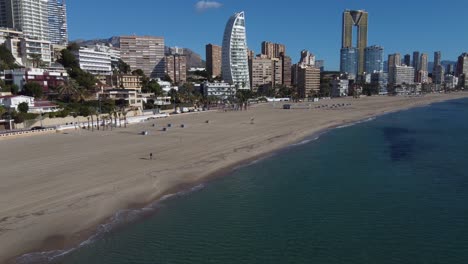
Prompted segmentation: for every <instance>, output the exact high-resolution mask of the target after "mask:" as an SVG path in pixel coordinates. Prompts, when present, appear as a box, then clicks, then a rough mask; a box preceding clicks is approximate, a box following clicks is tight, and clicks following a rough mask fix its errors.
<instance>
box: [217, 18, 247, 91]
mask: <svg viewBox="0 0 468 264" xmlns="http://www.w3.org/2000/svg"><path fill="white" fill-rule="evenodd" d="M222 77H223V80H225V81H226V82H228V83H231V84H234V85H236V86H237V87H239V88H241V89H250V77H249V62H248V48H247V34H246V29H245V14H244V12H240V13H236V14H234V15H233V16H231V18H229V20H228V22H227V24H226V29H225V31H224V36H223V48H222Z"/></svg>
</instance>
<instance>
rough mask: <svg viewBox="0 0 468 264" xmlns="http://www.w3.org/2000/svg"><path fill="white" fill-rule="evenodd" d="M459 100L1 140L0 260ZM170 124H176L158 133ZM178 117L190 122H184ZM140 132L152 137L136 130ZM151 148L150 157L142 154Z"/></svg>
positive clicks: (395, 100)
mask: <svg viewBox="0 0 468 264" xmlns="http://www.w3.org/2000/svg"><path fill="white" fill-rule="evenodd" d="M460 97H468V93H454V94H447V95H427V96H425V97H422V98H404V97H372V98H361V99H351V98H348V99H336V100H332V101H322V102H321V103H319V104H328V105H331V104H337V103H340V104H342V103H345V104H347V103H351V104H352V106H347V107H343V108H341V109H333V110H325V109H312V110H308V109H301V110H299V109H293V110H282V109H280V107H281V105H282V104H281V103H277V104H276V108H274V106H273V104H264V105H258V106H255V107H252V108H250V109H249V110H248V111H246V112H227V113H224V112H208V113H200V114H189V115H179V116H174V117H171V118H168V119H164V120H157V121H154V122H151V121H150V122H147V123H144V124H139V125H135V126H131V127H128V128H126V129H124V128H119V129H114V131H95V132H90V131H86V130H84V131H70V132H68V133H61V134H50V135H39V136H32V137H26V138H18V139H14V140H0V149H1V152H0V262H3V261H6V260H7V259H10V258H12V257H14V256H17V255H19V254H23V253H27V252H31V251H35V250H51V249H58V248H63V247H70V246H72V245H73V243H77V242H78V241H80V240H85V239H86V238H87V236H89V235H90V233H91V232H92V231H94V230H95V228H96V226H97V225H98V224H100V223H103V222H105V221H106V220H108V219H109V217H110V216H112V215H113V214H114V213H115V212H116V211H118V210H119V209H124V208H128V207H131V206H135V205H136V204H142V203H143V204H144V203H150V202H151V201H154V200H155V199H157V198H158V197H161V196H162V195H163V194H165V193H167V192H168V191H170V190H174V189H175V188H177V187H180V186H187V185H189V184H194V183H196V182H199V181H201V180H203V179H206V177H208V176H210V175H213V174H214V173H216V172H219V171H220V170H222V169H223V168H226V167H229V166H232V165H234V164H238V163H239V162H242V161H246V160H248V159H252V158H254V157H258V156H259V155H263V154H266V153H268V152H271V151H273V150H276V149H279V148H281V147H284V146H287V145H289V144H291V143H294V142H297V141H299V140H301V139H304V138H305V137H307V136H310V135H311V134H313V133H315V132H318V131H321V130H323V129H327V128H331V127H334V126H337V125H340V124H343V123H346V122H353V121H357V120H361V119H365V118H368V117H371V116H375V115H379V114H382V113H386V112H391V111H396V110H400V109H406V108H411V107H415V106H420V105H426V104H429V103H432V102H437V101H443V100H448V99H455V98H460ZM319 104H318V103H315V104H313V105H314V106H315V105H319ZM252 117H254V118H255V121H254V124H251V118H252ZM206 120H210V121H211V122H210V123H209V124H207V123H206V122H205V121H206ZM153 123H156V124H157V128H153V127H152V124H153ZM167 123H172V124H174V125H175V127H174V128H171V129H169V131H168V132H162V131H160V129H161V126H162V125H166V124H167ZM182 123H183V124H185V125H186V126H187V127H186V128H180V124H182ZM143 130H148V131H150V135H148V136H142V135H139V134H138V133H139V132H141V131H143ZM151 152H152V153H153V155H154V159H153V160H149V159H148V158H149V153H151ZM86 230H87V231H88V232H86Z"/></svg>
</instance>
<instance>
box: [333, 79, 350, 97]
mask: <svg viewBox="0 0 468 264" xmlns="http://www.w3.org/2000/svg"><path fill="white" fill-rule="evenodd" d="M348 91H349V80H348V79H344V80H342V79H339V78H337V79H334V80H333V81H332V97H344V96H348Z"/></svg>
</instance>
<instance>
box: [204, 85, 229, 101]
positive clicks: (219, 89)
mask: <svg viewBox="0 0 468 264" xmlns="http://www.w3.org/2000/svg"><path fill="white" fill-rule="evenodd" d="M202 87H203V94H204V95H205V96H206V97H208V96H216V97H218V98H219V99H221V100H226V99H229V98H230V97H233V96H235V95H236V91H237V89H236V86H235V85H231V84H229V83H225V82H215V83H209V82H205V83H203V84H202Z"/></svg>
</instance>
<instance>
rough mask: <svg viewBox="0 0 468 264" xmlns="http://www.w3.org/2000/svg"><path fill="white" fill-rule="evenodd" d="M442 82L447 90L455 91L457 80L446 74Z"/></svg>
mask: <svg viewBox="0 0 468 264" xmlns="http://www.w3.org/2000/svg"><path fill="white" fill-rule="evenodd" d="M444 82H445V85H446V87H447V88H448V89H455V88H456V87H457V85H458V78H457V77H455V76H453V75H451V74H447V75H445V80H444Z"/></svg>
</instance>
